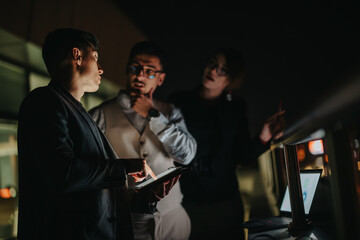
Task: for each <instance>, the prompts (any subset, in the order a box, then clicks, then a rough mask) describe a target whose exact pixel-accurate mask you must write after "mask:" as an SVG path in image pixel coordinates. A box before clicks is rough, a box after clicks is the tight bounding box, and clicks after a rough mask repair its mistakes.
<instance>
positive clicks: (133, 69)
mask: <svg viewBox="0 0 360 240" xmlns="http://www.w3.org/2000/svg"><path fill="white" fill-rule="evenodd" d="M141 71H143V73H144V75H145V77H147V78H150V79H153V78H154V77H155V74H157V73H162V72H163V71H155V70H154V69H152V68H151V67H147V66H141V65H128V67H127V72H128V73H130V74H134V75H136V76H137V75H139V74H140V72H141Z"/></svg>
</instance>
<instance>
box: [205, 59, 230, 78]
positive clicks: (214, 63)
mask: <svg viewBox="0 0 360 240" xmlns="http://www.w3.org/2000/svg"><path fill="white" fill-rule="evenodd" d="M206 67H207V68H209V69H211V70H213V69H216V73H217V75H219V76H222V77H223V76H227V75H229V70H227V69H226V68H223V67H220V66H219V63H218V62H217V61H216V60H215V59H211V60H210V61H209V62H208V63H207V64H206Z"/></svg>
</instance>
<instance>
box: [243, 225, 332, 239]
mask: <svg viewBox="0 0 360 240" xmlns="http://www.w3.org/2000/svg"><path fill="white" fill-rule="evenodd" d="M332 230H334V229H332ZM332 230H331V228H329V226H326V225H322V226H321V225H319V226H314V227H313V228H312V229H311V230H309V231H304V232H303V233H302V234H299V235H297V236H291V235H290V233H289V231H288V229H287V228H280V229H274V230H269V231H264V232H257V233H251V232H250V231H249V234H248V240H269V239H279V240H280V239H284V240H286V239H288V240H290V239H293V240H295V239H296V240H310V239H320V240H321V239H326V240H333V239H334V240H335V239H337V236H336V234H335V233H334V232H333V231H332Z"/></svg>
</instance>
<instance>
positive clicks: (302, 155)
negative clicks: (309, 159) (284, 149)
mask: <svg viewBox="0 0 360 240" xmlns="http://www.w3.org/2000/svg"><path fill="white" fill-rule="evenodd" d="M297 159H298V161H299V162H302V161H304V159H305V149H303V148H300V149H298V150H297Z"/></svg>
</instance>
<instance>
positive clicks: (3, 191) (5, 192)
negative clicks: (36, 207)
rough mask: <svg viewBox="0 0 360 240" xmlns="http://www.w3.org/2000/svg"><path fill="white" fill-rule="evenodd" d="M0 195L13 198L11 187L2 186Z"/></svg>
mask: <svg viewBox="0 0 360 240" xmlns="http://www.w3.org/2000/svg"><path fill="white" fill-rule="evenodd" d="M0 197H1V198H11V193H10V189H9V188H0Z"/></svg>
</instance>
